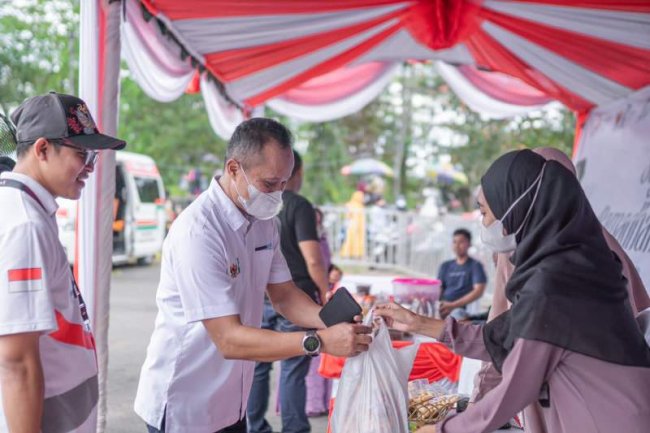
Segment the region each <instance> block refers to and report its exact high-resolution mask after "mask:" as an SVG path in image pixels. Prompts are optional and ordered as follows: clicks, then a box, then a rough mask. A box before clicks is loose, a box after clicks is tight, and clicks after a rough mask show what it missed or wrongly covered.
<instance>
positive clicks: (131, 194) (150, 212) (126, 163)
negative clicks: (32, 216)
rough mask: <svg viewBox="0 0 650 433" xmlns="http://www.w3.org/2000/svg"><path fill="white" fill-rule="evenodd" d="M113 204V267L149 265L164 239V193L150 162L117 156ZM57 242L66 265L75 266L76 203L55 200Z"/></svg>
mask: <svg viewBox="0 0 650 433" xmlns="http://www.w3.org/2000/svg"><path fill="white" fill-rule="evenodd" d="M115 159H116V165H115V201H114V203H113V216H114V223H113V264H122V263H130V262H134V261H137V262H138V263H139V264H148V263H151V261H152V260H153V258H154V257H155V256H156V254H158V253H159V252H160V251H161V250H162V243H163V240H164V237H165V226H166V214H165V209H164V204H165V189H164V186H163V181H162V178H161V177H160V173H159V172H158V167H156V163H155V162H154V160H153V159H151V158H150V157H148V156H146V155H140V154H137V153H132V152H124V151H118V152H116V158H115ZM57 201H58V202H59V210H58V211H57V222H58V225H59V238H60V239H61V243H62V244H63V246H64V248H65V249H66V253H67V255H68V261H69V262H70V263H73V262H74V257H75V249H74V248H75V247H74V234H75V220H76V212H77V208H76V204H77V202H76V201H72V200H66V199H57Z"/></svg>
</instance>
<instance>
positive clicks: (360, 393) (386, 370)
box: [332, 314, 418, 433]
mask: <svg viewBox="0 0 650 433" xmlns="http://www.w3.org/2000/svg"><path fill="white" fill-rule="evenodd" d="M372 320H373V319H372V314H369V315H368V317H367V318H366V319H365V320H364V324H366V325H368V326H370V325H371V324H372ZM417 349H418V345H417V344H413V345H411V346H407V347H405V348H402V349H399V350H396V349H394V348H393V345H392V344H391V341H390V335H389V333H388V328H387V327H386V324H385V323H384V321H383V320H380V324H379V330H378V331H377V334H376V335H375V337H374V339H373V342H372V344H371V345H370V348H369V350H368V351H367V352H365V353H362V354H361V355H359V356H356V357H354V358H350V359H348V360H347V361H346V362H345V366H344V367H343V372H342V373H341V382H340V384H339V387H338V390H337V393H336V402H335V404H334V413H333V414H332V432H333V433H408V432H409V428H408V414H407V407H408V390H407V383H408V377H409V373H410V372H411V369H412V368H413V360H414V359H415V355H416V353H417Z"/></svg>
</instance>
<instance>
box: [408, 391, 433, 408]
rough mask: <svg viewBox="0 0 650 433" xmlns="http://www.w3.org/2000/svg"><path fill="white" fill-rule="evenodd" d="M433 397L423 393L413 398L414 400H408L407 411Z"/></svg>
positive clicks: (430, 394) (428, 393)
mask: <svg viewBox="0 0 650 433" xmlns="http://www.w3.org/2000/svg"><path fill="white" fill-rule="evenodd" d="M433 397H435V395H433V394H432V393H430V392H423V393H422V394H420V395H418V396H417V397H414V398H412V399H410V400H409V409H410V408H411V407H412V406H417V405H419V404H422V403H425V402H427V401H429V400H431V399H432V398H433Z"/></svg>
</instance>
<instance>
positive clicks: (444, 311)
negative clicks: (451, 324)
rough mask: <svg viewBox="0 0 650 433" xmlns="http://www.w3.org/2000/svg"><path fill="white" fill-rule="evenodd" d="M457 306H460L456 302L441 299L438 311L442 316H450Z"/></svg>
mask: <svg viewBox="0 0 650 433" xmlns="http://www.w3.org/2000/svg"><path fill="white" fill-rule="evenodd" d="M455 308H459V306H458V305H456V303H455V302H447V301H440V304H439V307H438V311H439V312H440V317H442V318H443V319H444V318H445V317H447V316H449V314H451V312H452V311H453V310H454V309H455Z"/></svg>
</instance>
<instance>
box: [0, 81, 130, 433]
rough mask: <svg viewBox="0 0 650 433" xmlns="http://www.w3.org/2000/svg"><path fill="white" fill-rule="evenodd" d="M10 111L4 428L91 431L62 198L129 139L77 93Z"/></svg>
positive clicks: (93, 390)
mask: <svg viewBox="0 0 650 433" xmlns="http://www.w3.org/2000/svg"><path fill="white" fill-rule="evenodd" d="M12 120H13V122H14V123H15V125H16V138H17V148H16V155H17V159H18V160H17V163H16V166H15V167H14V169H13V171H11V172H4V173H2V174H0V203H2V208H3V209H6V211H3V212H2V217H0V251H2V254H0V392H1V394H2V405H1V406H0V432H1V433H4V432H43V433H67V432H74V433H86V432H88V433H91V432H93V433H94V432H95V431H96V424H97V419H96V418H97V408H96V406H97V400H98V385H97V361H96V356H95V344H94V340H93V336H92V333H91V331H90V322H89V320H88V315H87V313H86V308H85V305H84V303H83V299H82V297H81V293H80V292H79V289H78V287H77V285H76V283H75V282H74V277H73V275H72V272H71V271H70V267H69V266H68V262H67V259H66V255H65V251H64V250H63V247H62V246H61V243H60V242H59V239H58V230H57V225H56V220H55V214H56V210H57V204H56V201H55V198H56V197H64V198H68V199H78V198H79V196H80V195H81V190H82V189H83V187H84V185H85V182H86V180H87V179H88V176H90V174H91V173H92V171H93V168H94V164H95V162H96V160H97V156H98V151H100V150H102V149H122V148H123V147H124V146H125V143H124V142H123V141H121V140H118V139H115V138H112V137H109V136H106V135H103V134H100V133H99V132H98V130H97V127H96V126H95V122H94V121H93V118H92V116H91V114H90V112H89V110H88V107H87V106H86V104H85V103H84V102H83V101H82V100H81V99H79V98H76V97H74V96H69V95H62V94H58V93H54V92H51V93H49V94H46V95H42V96H36V97H33V98H29V99H27V100H26V101H25V102H23V103H22V104H21V105H20V106H19V107H18V109H16V111H15V112H14V113H13V114H12Z"/></svg>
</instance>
